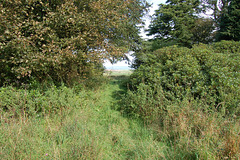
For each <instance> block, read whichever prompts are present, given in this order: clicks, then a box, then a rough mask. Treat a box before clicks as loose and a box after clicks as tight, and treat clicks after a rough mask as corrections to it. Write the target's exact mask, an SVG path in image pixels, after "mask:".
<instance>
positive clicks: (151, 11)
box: [104, 0, 166, 67]
mask: <svg viewBox="0 0 240 160" xmlns="http://www.w3.org/2000/svg"><path fill="white" fill-rule="evenodd" d="M147 1H148V3H150V4H152V6H151V7H150V8H149V13H148V15H146V16H145V17H144V21H145V27H144V29H142V30H141V37H142V38H144V39H148V38H149V37H147V36H146V34H145V33H144V30H145V29H147V28H148V26H149V24H150V16H151V15H153V14H154V11H155V10H156V9H158V4H161V3H165V2H166V0H147ZM130 54H131V53H130ZM130 54H129V55H130ZM128 57H129V59H130V60H132V59H133V57H132V56H128ZM104 66H105V67H114V66H128V64H127V62H126V61H121V62H118V63H115V64H113V65H112V64H111V63H110V62H109V61H105V63H104Z"/></svg>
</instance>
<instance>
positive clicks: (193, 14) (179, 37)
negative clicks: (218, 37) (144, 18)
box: [147, 0, 213, 47]
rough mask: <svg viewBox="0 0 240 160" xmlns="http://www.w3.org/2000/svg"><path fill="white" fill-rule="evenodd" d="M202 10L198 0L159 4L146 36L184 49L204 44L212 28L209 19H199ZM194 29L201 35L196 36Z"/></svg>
mask: <svg viewBox="0 0 240 160" xmlns="http://www.w3.org/2000/svg"><path fill="white" fill-rule="evenodd" d="M204 9H205V6H204V5H202V3H201V2H200V1H199V0H185V1H183V0H168V1H167V4H160V5H159V9H158V10H156V11H155V14H154V16H153V18H152V21H151V24H150V26H149V29H148V30H147V31H148V35H155V38H158V39H162V40H167V41H176V42H177V44H179V45H182V46H186V47H191V46H192V45H193V44H194V43H199V42H201V43H206V42H208V40H209V38H208V36H209V35H210V34H211V32H212V30H213V27H212V26H211V24H212V23H211V20H210V19H204V18H199V13H201V12H202V11H203V10H204ZM203 22H207V23H206V24H205V23H203ZM196 29H201V33H200V34H198V35H196ZM207 39H208V40H207Z"/></svg>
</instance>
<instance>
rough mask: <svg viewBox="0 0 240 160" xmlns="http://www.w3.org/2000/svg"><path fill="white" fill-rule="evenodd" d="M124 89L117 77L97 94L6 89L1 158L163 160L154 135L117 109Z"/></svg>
mask: <svg viewBox="0 0 240 160" xmlns="http://www.w3.org/2000/svg"><path fill="white" fill-rule="evenodd" d="M120 79H121V81H122V80H123V79H126V78H125V77H124V76H122V77H120ZM120 86H121V85H120V81H119V79H118V78H117V77H115V79H113V80H111V81H110V83H108V84H107V85H104V86H102V87H100V88H99V89H95V90H92V89H91V90H86V89H79V88H78V87H77V86H75V87H73V88H68V87H65V86H60V87H54V86H52V87H50V88H49V89H46V90H44V91H43V90H38V89H36V90H25V89H16V88H13V87H5V88H1V92H0V93H1V94H0V95H1V102H0V105H1V107H0V108H1V109H2V112H1V118H0V124H1V125H0V159H163V158H164V157H165V155H164V152H163V151H164V148H165V147H166V146H165V145H164V143H162V142H159V141H157V140H156V139H155V137H156V135H155V133H154V132H153V131H151V130H150V129H148V128H146V127H144V125H143V124H142V123H141V121H139V120H132V119H128V118H124V117H122V115H121V114H120V112H118V111H116V110H112V108H115V105H117V104H118V103H117V101H118V100H117V96H118V95H119V96H120V94H122V93H124V90H123V88H121V87H120ZM31 107H33V108H34V109H35V108H40V107H42V108H44V109H42V112H40V111H39V109H37V110H34V109H32V111H33V112H29V111H30V110H26V108H31ZM46 107H48V108H49V110H46V109H45V108H46ZM14 108H18V109H16V110H15V109H14ZM17 110H19V112H17ZM21 111H22V112H21ZM29 113H31V114H29ZM40 113H41V114H40Z"/></svg>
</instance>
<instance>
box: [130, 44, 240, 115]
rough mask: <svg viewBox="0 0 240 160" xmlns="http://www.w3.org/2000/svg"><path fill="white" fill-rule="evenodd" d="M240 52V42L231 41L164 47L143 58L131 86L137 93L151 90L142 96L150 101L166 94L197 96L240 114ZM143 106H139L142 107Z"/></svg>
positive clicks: (172, 98) (174, 97)
mask: <svg viewBox="0 0 240 160" xmlns="http://www.w3.org/2000/svg"><path fill="white" fill-rule="evenodd" d="M220 47H221V48H220ZM239 54H240V53H239V42H227V41H223V42H219V43H216V44H213V45H210V46H208V45H196V46H193V48H192V49H188V48H182V47H180V48H179V47H177V46H172V47H166V48H162V49H159V50H157V51H153V53H149V54H146V55H145V58H144V59H143V58H141V63H139V66H138V68H137V69H136V70H135V71H134V73H133V74H132V75H131V86H132V88H133V90H136V94H137V95H141V94H142V92H143V93H145V92H146V91H147V93H145V96H140V97H142V98H144V99H145V98H147V99H150V101H156V102H157V101H158V98H160V97H164V99H166V100H168V101H173V102H178V101H181V100H183V99H184V98H185V97H193V98H194V99H200V100H202V101H204V102H205V103H206V104H208V105H210V106H212V107H213V108H214V107H217V108H220V106H221V107H223V108H225V109H226V111H227V112H228V113H229V112H231V113H235V112H236V113H239V111H238V106H239V103H240V102H239V99H240V97H239V96H240V92H239V85H240V74H239V70H240V68H239V66H240V65H239V62H240V59H239V58H240V57H239ZM146 88H148V89H147V90H146ZM134 92H135V91H134ZM139 92H140V93H139ZM150 93H152V94H150ZM136 94H134V95H136ZM151 95H152V96H151ZM150 97H151V98H150ZM138 102H143V101H140V100H139V101H138ZM149 103H150V102H149ZM131 105H132V104H131ZM140 106H142V107H146V105H140ZM140 106H139V107H140ZM157 106H158V105H156V106H155V107H157ZM140 108H141V107H140ZM140 108H138V107H136V109H137V110H142V109H140ZM146 110H147V109H146Z"/></svg>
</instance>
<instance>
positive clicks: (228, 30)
mask: <svg viewBox="0 0 240 160" xmlns="http://www.w3.org/2000/svg"><path fill="white" fill-rule="evenodd" d="M217 39H218V40H235V41H240V0H231V1H230V2H229V4H228V6H227V7H226V10H223V11H222V14H221V16H220V21H219V32H218V35H217Z"/></svg>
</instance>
